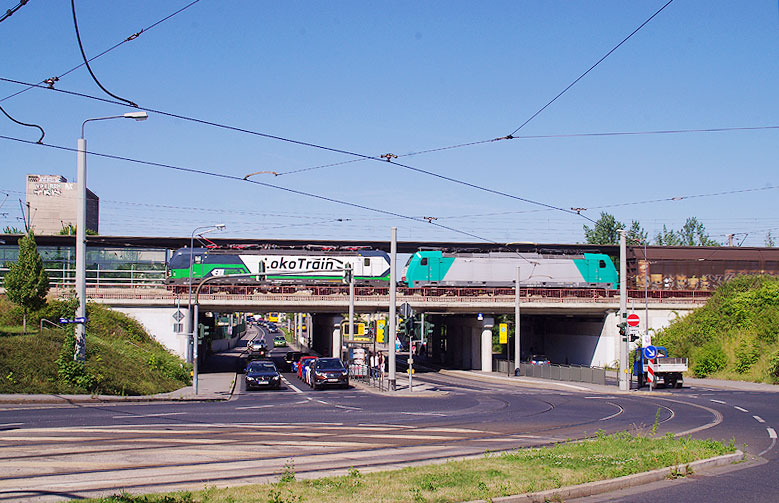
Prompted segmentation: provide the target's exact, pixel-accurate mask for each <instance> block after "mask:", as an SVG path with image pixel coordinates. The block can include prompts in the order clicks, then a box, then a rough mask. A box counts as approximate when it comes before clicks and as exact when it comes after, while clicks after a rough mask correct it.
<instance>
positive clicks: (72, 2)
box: [70, 0, 138, 108]
mask: <svg viewBox="0 0 779 503" xmlns="http://www.w3.org/2000/svg"><path fill="white" fill-rule="evenodd" d="M70 8H71V10H72V11H73V27H74V28H75V29H76V40H77V41H78V48H79V50H80V51H81V56H82V57H83V58H84V65H85V66H86V67H87V70H89V74H90V75H91V76H92V80H94V81H95V84H97V87H99V88H100V89H102V90H103V92H104V93H106V94H107V95H109V96H111V97H113V98H116V99H117V100H120V101H124V102H125V103H127V104H128V105H130V106H132V107H135V108H138V105H136V104H135V103H134V102H132V101H130V100H127V99H124V98H122V97H119V96H117V95H115V94H114V93H112V92H111V91H109V90H108V89H106V88H105V87H103V84H101V83H100V81H99V80H98V79H97V76H96V75H95V72H93V71H92V67H91V66H89V59H88V58H87V55H86V53H85V52H84V45H83V44H82V43H81V34H80V33H79V32H78V20H77V19H76V0H70Z"/></svg>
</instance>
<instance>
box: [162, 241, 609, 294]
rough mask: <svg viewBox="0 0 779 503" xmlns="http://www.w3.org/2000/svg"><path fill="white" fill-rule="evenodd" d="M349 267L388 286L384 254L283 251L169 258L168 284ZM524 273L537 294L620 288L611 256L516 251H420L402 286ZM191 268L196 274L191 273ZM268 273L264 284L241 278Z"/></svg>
mask: <svg viewBox="0 0 779 503" xmlns="http://www.w3.org/2000/svg"><path fill="white" fill-rule="evenodd" d="M347 264H349V265H350V267H351V270H352V271H353V274H354V278H355V282H357V283H360V284H362V285H375V286H388V285H389V280H390V260H389V256H388V255H387V253H386V252H384V251H380V250H367V249H358V250H307V249H296V250H280V249H242V250H238V249H230V248H192V249H190V248H181V249H179V250H177V251H176V252H175V253H174V254H173V256H172V257H171V259H170V262H169V264H168V272H167V279H166V283H167V284H168V285H171V286H174V287H175V286H183V285H187V284H189V278H190V277H191V278H192V279H193V280H195V281H199V280H201V279H203V278H209V277H215V279H214V280H212V281H211V283H212V284H213V283H216V284H221V285H248V284H259V283H260V282H262V283H271V284H273V283H275V284H284V283H288V284H303V285H321V284H335V283H340V282H341V280H342V278H343V270H344V269H345V268H346V267H347ZM518 266H519V268H520V285H522V286H523V287H537V288H544V287H548V288H606V289H615V288H617V283H618V277H617V276H618V275H617V271H616V269H615V267H614V263H613V262H612V260H611V258H610V257H609V256H608V255H605V254H601V253H584V254H579V255H557V254H540V253H514V252H486V253H468V252H452V253H449V252H443V251H440V250H421V251H417V252H416V253H414V254H413V255H411V257H410V258H409V260H408V262H407V264H406V266H405V269H404V271H403V279H402V284H401V286H407V287H409V288H417V287H431V286H441V287H510V286H513V284H514V281H515V279H516V269H517V267H518ZM190 267H191V271H190ZM263 271H264V278H263V279H259V278H258V277H256V276H254V277H251V276H236V275H238V274H240V275H249V274H254V275H258V274H261V273H262V272H263Z"/></svg>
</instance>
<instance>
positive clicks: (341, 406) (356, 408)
mask: <svg viewBox="0 0 779 503" xmlns="http://www.w3.org/2000/svg"><path fill="white" fill-rule="evenodd" d="M333 407H338V408H339V409H346V410H362V409H361V408H359V407H349V406H348V405H335V404H333Z"/></svg>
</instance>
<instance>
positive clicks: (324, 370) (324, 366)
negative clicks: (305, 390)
mask: <svg viewBox="0 0 779 503" xmlns="http://www.w3.org/2000/svg"><path fill="white" fill-rule="evenodd" d="M310 379H311V387H312V388H314V389H319V388H324V387H325V386H333V385H335V386H342V387H344V388H348V387H349V370H347V369H346V367H344V364H343V363H342V362H341V359H340V358H318V359H317V360H316V362H315V363H314V365H313V367H311V378H310Z"/></svg>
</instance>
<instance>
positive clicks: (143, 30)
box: [0, 0, 200, 103]
mask: <svg viewBox="0 0 779 503" xmlns="http://www.w3.org/2000/svg"><path fill="white" fill-rule="evenodd" d="M25 1H26V0H25ZM199 1H200V0H193V1H192V2H190V3H188V4H187V5H185V6H184V7H181V8H180V9H178V10H176V11H174V12H172V13H170V14H168V15H167V16H165V17H164V18H162V19H159V20H157V21H155V22H154V23H152V24H150V25H149V26H147V27H146V28H141V29H140V30H139V31H137V32H135V33H133V34H132V35H130V36H128V37H126V38H125V39H124V40H122V41H121V42H117V43H116V44H114V45H112V46H111V47H109V48H108V49H105V50H104V51H103V52H101V53H99V54H97V55H96V56H92V57H91V58H89V60H88V61H89V62H90V63H91V62H92V61H94V60H96V59H97V58H99V57H101V56H104V55H106V54H108V53H109V52H111V51H113V50H114V49H116V48H118V47H120V46H122V45H124V44H126V43H127V42H132V41H133V40H135V39H136V38H138V37H139V36H141V34H143V33H146V32H148V31H149V30H151V29H153V28H155V27H156V26H158V25H159V24H161V23H163V22H165V21H167V20H168V19H170V18H172V17H173V16H175V15H177V14H179V13H181V12H184V11H185V10H187V9H189V8H190V7H192V6H193V5H195V4H196V3H198V2H199ZM85 64H86V63H84V62H82V63H80V64H78V65H76V66H74V67H73V68H71V69H70V70H67V71H66V72H64V73H60V74H59V75H56V76H54V77H50V78H48V79H44V80H42V81H40V82H38V85H41V84H47V83H48V84H49V85H50V86H53V85H54V83H55V82H57V81H59V80H60V79H61V78H63V77H65V76H67V75H68V74H70V73H73V72H74V71H76V70H78V69H79V68H81V67H82V66H84V65H85ZM30 89H35V86H34V85H30V86H27V87H25V88H24V89H21V90H19V91H16V92H15V93H12V94H9V95H8V96H6V97H5V98H0V103H2V102H3V101H5V100H8V99H11V98H13V97H14V96H18V95H20V94H22V93H25V92H27V91H29V90H30Z"/></svg>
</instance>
